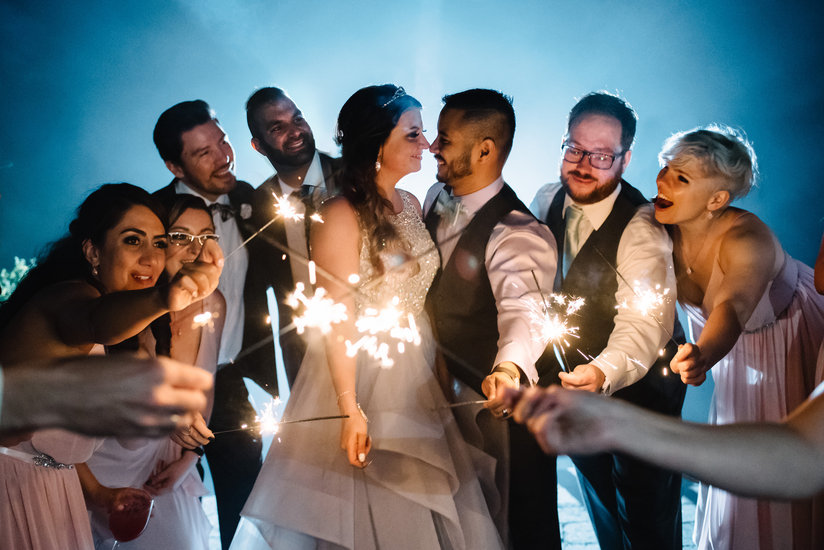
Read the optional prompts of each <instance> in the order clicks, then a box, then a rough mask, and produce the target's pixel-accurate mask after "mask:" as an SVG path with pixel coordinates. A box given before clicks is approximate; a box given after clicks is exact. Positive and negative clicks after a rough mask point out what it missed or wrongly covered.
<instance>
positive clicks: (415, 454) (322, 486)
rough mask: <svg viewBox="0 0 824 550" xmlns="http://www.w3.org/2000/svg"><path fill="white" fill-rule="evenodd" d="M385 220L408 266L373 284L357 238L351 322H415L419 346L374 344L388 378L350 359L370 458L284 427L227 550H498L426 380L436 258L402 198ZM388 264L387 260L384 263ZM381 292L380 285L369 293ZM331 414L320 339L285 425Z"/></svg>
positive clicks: (471, 473) (319, 429)
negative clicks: (383, 315) (382, 314)
mask: <svg viewBox="0 0 824 550" xmlns="http://www.w3.org/2000/svg"><path fill="white" fill-rule="evenodd" d="M401 195H402V197H403V203H404V206H403V210H402V211H401V212H400V213H399V214H397V216H395V218H394V223H395V226H396V228H397V230H398V233H399V235H400V236H401V238H402V239H403V241H404V242H406V243H407V244H408V246H409V250H410V253H411V255H412V256H413V257H414V258H417V261H413V262H411V263H410V264H407V265H406V267H405V268H404V269H402V270H398V271H393V272H390V273H389V274H388V275H386V276H385V277H383V278H382V279H380V280H379V281H376V280H375V278H376V273H375V271H374V269H373V267H372V265H371V263H370V262H369V257H368V250H367V248H366V243H367V241H368V240H367V239H366V234H364V236H363V238H362V242H363V243H364V244H363V246H362V248H361V253H360V273H359V275H360V283H359V293H358V295H357V297H356V306H357V312H356V314H357V315H363V314H364V313H365V312H366V310H367V308H370V307H373V308H380V307H383V306H385V305H386V304H387V303H388V302H390V301H391V300H392V299H393V298H394V297H397V299H398V301H399V304H398V306H397V307H398V308H399V309H403V310H404V311H406V312H410V313H412V314H414V318H415V323H416V324H417V327H418V329H419V330H420V335H421V342H420V344H419V345H412V344H406V346H405V349H404V350H403V352H400V351H399V350H398V348H397V341H396V340H393V339H392V338H391V337H389V336H380V335H378V342H377V344H379V345H380V344H387V348H386V349H388V350H389V357H390V359H391V360H393V361H394V365H392V366H391V367H382V366H381V364H380V361H377V360H376V359H373V358H371V357H369V356H368V355H367V354H366V353H364V352H360V353H359V355H358V358H357V361H358V363H357V369H358V370H357V373H358V374H357V395H358V399H359V402H360V404H361V406H362V408H363V410H364V411H365V413H366V415H367V416H368V417H369V434H370V436H371V437H372V441H373V444H372V450H371V452H370V453H369V458H368V460H369V461H371V462H370V463H369V465H368V466H367V467H366V468H364V469H359V468H355V467H353V466H351V465H350V464H349V462H348V461H347V459H346V455H345V452H344V451H343V450H342V449H341V447H340V429H341V424H340V420H331V421H320V422H310V423H297V424H290V425H284V426H282V427H281V430H280V432H279V433H278V434H277V435H276V436H275V439H274V441H273V443H272V446H271V448H270V450H269V454H268V456H267V457H266V461H265V462H264V465H263V469H262V471H261V473H260V476H259V477H258V480H257V482H256V484H255V487H254V489H253V490H252V494H251V496H250V497H249V500H248V501H247V503H246V506H245V507H244V509H243V514H242V515H243V519H242V520H241V523H240V526H239V527H238V531H237V533H236V535H235V539H234V541H233V543H232V548H233V549H243V550H248V549H269V548H279V549H280V548H289V549H290V550H294V549H315V548H334V549H339V548H348V549H357V550H370V549H377V548H384V549H385V548H391V549H393V550H403V549H410V550H412V549H414V550H421V549H437V548H450V549H451V548H454V549H471V550H477V549H491V548H502V544H501V541H500V538H499V536H498V532H497V531H496V529H495V525H494V524H493V522H492V520H491V519H490V516H489V512H488V510H487V505H486V503H485V500H484V495H483V493H482V491H481V487H480V484H479V482H478V479H477V476H476V474H475V470H474V468H473V460H476V459H479V458H481V457H477V456H474V455H473V453H479V451H478V450H477V449H474V448H471V447H469V446H468V445H467V444H466V443H465V442H464V440H463V439H462V438H461V435H460V433H459V431H458V427H457V425H456V423H455V419H454V417H453V415H452V412H451V410H450V409H448V408H446V407H445V405H446V404H447V401H446V399H445V398H444V396H443V393H442V391H441V389H440V386H439V385H438V383H437V381H436V379H435V375H434V372H433V362H434V353H435V343H434V340H433V337H432V333H431V331H430V327H429V322H428V319H427V318H426V314H425V313H424V311H423V305H424V300H425V298H426V293H427V290H428V288H429V285H430V284H431V282H432V279H433V277H434V275H435V273H436V271H437V268H438V264H439V259H438V252H437V250H436V249H435V247H434V245H433V243H432V240H431V238H430V236H429V233H428V232H427V231H426V228H425V227H424V225H423V222H422V220H421V218H420V215H419V214H418V212H417V209H416V208H415V205H414V202H413V200H412V198H411V195H409V194H408V193H407V192H405V191H401ZM383 259H384V261H385V263H387V265H391V258H389V257H384V258H383ZM376 282H379V284H375V283H376ZM336 414H339V412H338V408H337V405H336V397H335V389H334V387H333V385H332V380H331V377H330V373H329V367H328V365H327V361H326V354H325V346H324V345H323V342H322V341H321V340H317V341H314V342H313V343H310V344H309V346H308V350H307V353H306V357H305V358H304V361H303V364H302V366H301V368H300V371H299V374H298V378H297V380H296V382H295V387H294V388H293V390H292V394H291V397H290V398H289V402H288V404H287V407H286V410H285V412H284V420H290V419H300V418H308V417H315V416H325V415H336Z"/></svg>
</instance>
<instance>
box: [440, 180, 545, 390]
mask: <svg viewBox="0 0 824 550" xmlns="http://www.w3.org/2000/svg"><path fill="white" fill-rule="evenodd" d="M513 210H518V211H520V212H524V213H526V214H529V215H530V216H531V214H530V213H529V209H528V208H527V207H526V206H525V205H524V203H522V202H521V201H520V200H519V199H518V197H517V196H516V195H515V192H514V191H513V190H512V188H511V187H509V185H506V184H504V186H503V188H502V189H501V191H500V192H499V193H498V194H497V195H495V196H494V197H492V198H491V199H490V200H489V201H487V203H486V204H484V205H483V206H482V207H481V209H480V210H478V211H477V212H476V213H475V216H474V217H473V218H472V221H470V222H469V225H467V226H466V228H465V229H464V231H463V232H462V233H461V236H460V237H459V238H458V242H457V244H456V245H455V250H454V252H452V256H451V257H450V258H449V261H448V262H447V263H446V265H441V269H439V270H438V273H437V274H436V275H435V279H434V281H433V282H432V287H431V288H430V290H429V294H428V295H427V297H426V309H427V312H428V313H429V317H430V319H431V320H432V327H433V329H434V332H435V338H436V339H437V341H438V343H439V344H440V346H441V350H442V351H443V354H444V358H445V359H446V365H447V367H448V369H449V372H450V373H451V374H452V375H453V376H455V377H456V378H458V379H459V380H461V381H462V382H464V383H465V384H467V385H469V386H470V387H471V388H472V389H474V390H475V391H476V392H478V393H480V394H483V392H481V382H483V379H484V378H485V377H486V376H487V375H488V374H489V373H490V371H491V370H492V367H493V365H492V363H493V361H494V360H495V355H497V353H498V309H497V308H496V306H495V296H494V294H493V293H492V286H491V285H490V283H489V275H488V274H487V272H486V261H485V260H486V245H487V243H488V242H489V237H490V235H491V234H492V229H493V228H494V227H495V226H496V225H497V224H498V222H500V221H501V220H502V219H503V218H504V217H505V216H506V215H507V214H509V213H510V212H512V211H513ZM440 220H441V217H440V215H438V214H437V213H436V212H435V205H434V204H433V206H432V208H430V209H429V213H428V214H427V215H426V220H425V222H426V228H427V229H428V230H429V233H430V234H431V235H432V240H433V241H435V242H437V240H438V239H437V228H438V224H439V223H440Z"/></svg>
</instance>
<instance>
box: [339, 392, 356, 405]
mask: <svg viewBox="0 0 824 550" xmlns="http://www.w3.org/2000/svg"><path fill="white" fill-rule="evenodd" d="M347 393H351V394H352V395H355V392H353V391H352V390H346V391H344V392H340V393H339V394H338V399H337V404H338V405H340V399H341V397H343V396H344V395H346V394H347ZM357 400H358V398H357V396H355V401H357Z"/></svg>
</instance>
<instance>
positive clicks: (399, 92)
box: [381, 86, 406, 109]
mask: <svg viewBox="0 0 824 550" xmlns="http://www.w3.org/2000/svg"><path fill="white" fill-rule="evenodd" d="M405 95H406V90H404V89H403V86H398V89H397V90H395V93H394V94H393V95H392V97H390V98H389V101H387V102H386V103H384V104H383V105H381V109H385V108H386V107H388V106H389V105H391V104H392V102H393V101H395V100H397V99H400V98H402V97H403V96H405Z"/></svg>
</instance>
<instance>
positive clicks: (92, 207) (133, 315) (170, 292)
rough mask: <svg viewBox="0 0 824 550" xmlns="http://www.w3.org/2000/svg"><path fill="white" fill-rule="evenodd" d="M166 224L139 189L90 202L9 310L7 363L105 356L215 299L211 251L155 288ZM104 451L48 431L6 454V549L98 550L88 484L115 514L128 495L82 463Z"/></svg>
mask: <svg viewBox="0 0 824 550" xmlns="http://www.w3.org/2000/svg"><path fill="white" fill-rule="evenodd" d="M164 216H165V214H164V212H163V211H162V209H161V208H160V207H159V206H158V205H157V203H156V202H155V201H154V199H152V197H151V196H150V195H149V194H148V193H147V192H146V191H144V190H142V189H140V188H139V187H135V186H133V185H130V184H126V183H120V184H107V185H103V186H102V187H100V188H99V189H97V190H96V191H94V192H93V193H92V194H90V195H89V196H88V197H87V198H86V200H85V201H84V202H83V204H82V205H81V206H80V208H79V209H78V211H77V216H76V218H75V219H74V220H73V221H72V223H71V224H70V226H69V234H68V235H67V236H66V237H64V238H63V239H61V240H60V241H58V242H56V243H55V244H54V245H53V246H52V247H51V248H50V250H49V251H48V252H47V253H46V254H45V255H44V256H43V258H42V259H41V260H40V261H39V262H38V265H37V266H36V267H35V268H33V269H32V270H31V271H30V272H29V273H28V274H27V276H26V277H25V278H24V279H23V280H22V281H21V282H20V285H19V286H18V287H17V289H16V290H15V292H14V293H13V294H12V295H11V297H10V298H9V300H8V301H7V302H5V303H4V304H3V306H2V308H0V362H2V363H3V364H9V365H11V364H13V363H16V362H18V361H23V360H29V359H51V358H60V357H68V356H75V355H85V354H93V353H103V352H104V349H103V347H104V346H112V345H115V344H119V343H120V342H122V341H124V340H127V339H130V338H133V337H135V336H137V335H138V334H139V333H140V332H141V331H143V330H144V329H145V328H146V327H147V326H148V325H149V323H150V322H151V321H152V320H154V319H156V318H158V317H160V316H161V315H163V314H165V313H167V312H168V311H177V310H180V309H183V308H185V307H187V306H188V305H189V304H191V303H192V302H193V301H195V300H197V299H202V298H203V297H204V296H207V295H209V294H210V293H211V292H212V291H213V290H214V289H215V288H216V286H217V281H218V278H219V276H220V270H221V265H222V253H221V252H220V249H219V248H218V247H217V246H216V245H215V246H211V245H208V243H207V246H208V249H207V250H204V253H203V254H201V255H200V257H199V258H198V261H197V262H192V263H191V264H189V265H188V266H185V267H184V268H183V269H181V271H180V272H179V273H178V275H177V276H176V277H174V278H173V279H172V280H171V281H170V282H169V283H168V284H165V285H162V286H155V283H156V282H157V280H158V278H159V276H160V274H161V271H162V270H163V266H164V264H165V249H166V246H167V243H168V238H167V236H166V228H165V226H164V224H163V222H162V221H161V220H162V219H163V218H164ZM101 376H105V373H101ZM77 398H78V399H82V396H77ZM101 414H105V413H104V412H101ZM95 445H96V441H95V440H94V439H90V438H84V437H82V436H78V435H74V434H69V433H67V432H63V431H60V430H43V431H38V432H35V433H34V435H33V436H32V438H31V439H30V440H28V441H25V442H23V443H20V444H18V445H15V446H14V447H11V448H6V447H2V448H0V479H2V481H3V484H2V489H0V547H2V548H21V549H27V548H34V549H47V548H91V546H92V541H91V531H90V529H89V521H88V516H87V513H86V506H85V503H84V498H83V491H82V490H81V478H83V480H84V482H86V483H85V485H84V489H86V488H89V487H94V490H93V491H91V492H87V493H86V496H87V497H88V498H89V499H90V500H91V501H93V502H95V503H97V504H98V505H100V506H104V507H106V508H108V509H112V508H113V507H114V506H115V504H116V502H117V499H118V498H119V496H120V495H122V494H124V493H123V491H118V490H115V489H110V488H106V487H99V486H97V485H96V484H95V480H94V479H93V477H90V474H89V472H88V469H87V468H86V467H85V466H84V465H82V464H80V463H83V462H84V461H85V460H87V459H88V458H89V456H91V454H92V451H93V449H94V447H95ZM75 464H76V465H77V466H76V467H75V466H74V465H75Z"/></svg>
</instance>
